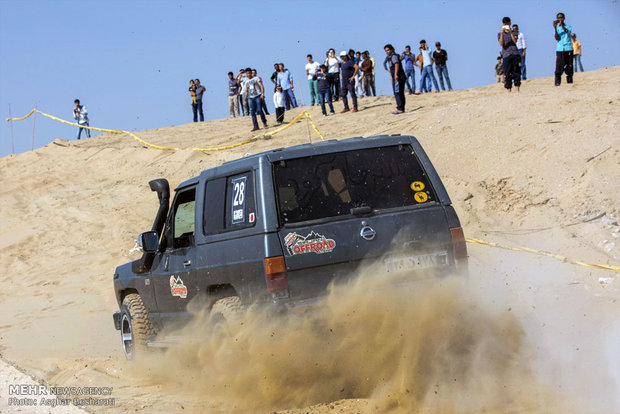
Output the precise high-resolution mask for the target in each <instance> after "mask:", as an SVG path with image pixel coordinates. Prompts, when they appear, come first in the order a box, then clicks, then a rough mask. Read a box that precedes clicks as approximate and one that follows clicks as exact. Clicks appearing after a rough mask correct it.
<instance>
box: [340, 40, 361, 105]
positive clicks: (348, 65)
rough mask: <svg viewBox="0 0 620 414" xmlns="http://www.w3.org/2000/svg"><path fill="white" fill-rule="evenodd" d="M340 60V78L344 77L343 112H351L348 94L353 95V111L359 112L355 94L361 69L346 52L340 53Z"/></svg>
mask: <svg viewBox="0 0 620 414" xmlns="http://www.w3.org/2000/svg"><path fill="white" fill-rule="evenodd" d="M340 60H341V61H342V65H341V67H340V76H342V89H341V97H342V103H343V104H344V109H343V110H342V112H349V101H348V100H347V92H348V93H351V100H352V101H353V111H351V112H357V95H356V94H355V75H357V72H358V71H359V67H358V66H357V65H356V64H355V60H353V59H352V58H351V56H349V55H348V54H347V52H345V51H344V50H343V51H342V52H340Z"/></svg>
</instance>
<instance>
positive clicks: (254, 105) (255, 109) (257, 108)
mask: <svg viewBox="0 0 620 414" xmlns="http://www.w3.org/2000/svg"><path fill="white" fill-rule="evenodd" d="M248 106H249V107H250V115H252V125H254V128H257V129H258V121H257V120H256V114H259V115H260V120H261V121H263V125H265V127H266V126H267V118H265V114H264V113H263V109H262V108H261V106H262V105H261V100H260V95H259V96H255V97H253V98H248Z"/></svg>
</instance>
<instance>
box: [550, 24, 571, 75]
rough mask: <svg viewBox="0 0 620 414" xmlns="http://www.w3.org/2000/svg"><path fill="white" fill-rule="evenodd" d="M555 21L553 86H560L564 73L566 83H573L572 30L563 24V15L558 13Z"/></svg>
mask: <svg viewBox="0 0 620 414" xmlns="http://www.w3.org/2000/svg"><path fill="white" fill-rule="evenodd" d="M556 19H557V20H554V21H553V32H554V36H555V40H557V42H558V43H557V45H556V47H555V86H560V83H562V73H566V83H573V44H572V42H571V34H572V31H573V28H572V27H570V26H569V25H567V24H566V23H565V22H564V20H565V19H566V16H565V15H564V13H558V14H557V15H556Z"/></svg>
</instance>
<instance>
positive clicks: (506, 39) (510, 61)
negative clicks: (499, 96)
mask: <svg viewBox="0 0 620 414" xmlns="http://www.w3.org/2000/svg"><path fill="white" fill-rule="evenodd" d="M518 35H519V34H518V33H516V32H515V31H513V30H512V28H511V27H510V17H504V18H503V19H502V28H501V29H500V32H499V33H498V34H497V40H498V41H499V44H500V46H501V47H502V66H503V68H504V76H505V80H504V87H505V88H506V89H507V90H508V92H512V85H513V84H514V86H515V88H516V89H517V92H519V88H520V87H521V55H520V54H519V49H517V36H518Z"/></svg>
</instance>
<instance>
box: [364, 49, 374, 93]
mask: <svg viewBox="0 0 620 414" xmlns="http://www.w3.org/2000/svg"><path fill="white" fill-rule="evenodd" d="M364 59H368V60H370V63H371V64H372V76H369V77H368V80H367V82H368V84H367V85H368V89H369V91H370V90H372V96H377V90H376V88H375V66H376V65H375V58H374V57H372V56H370V52H368V51H367V50H366V51H364ZM366 94H367V95H368V96H370V94H369V93H366Z"/></svg>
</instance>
